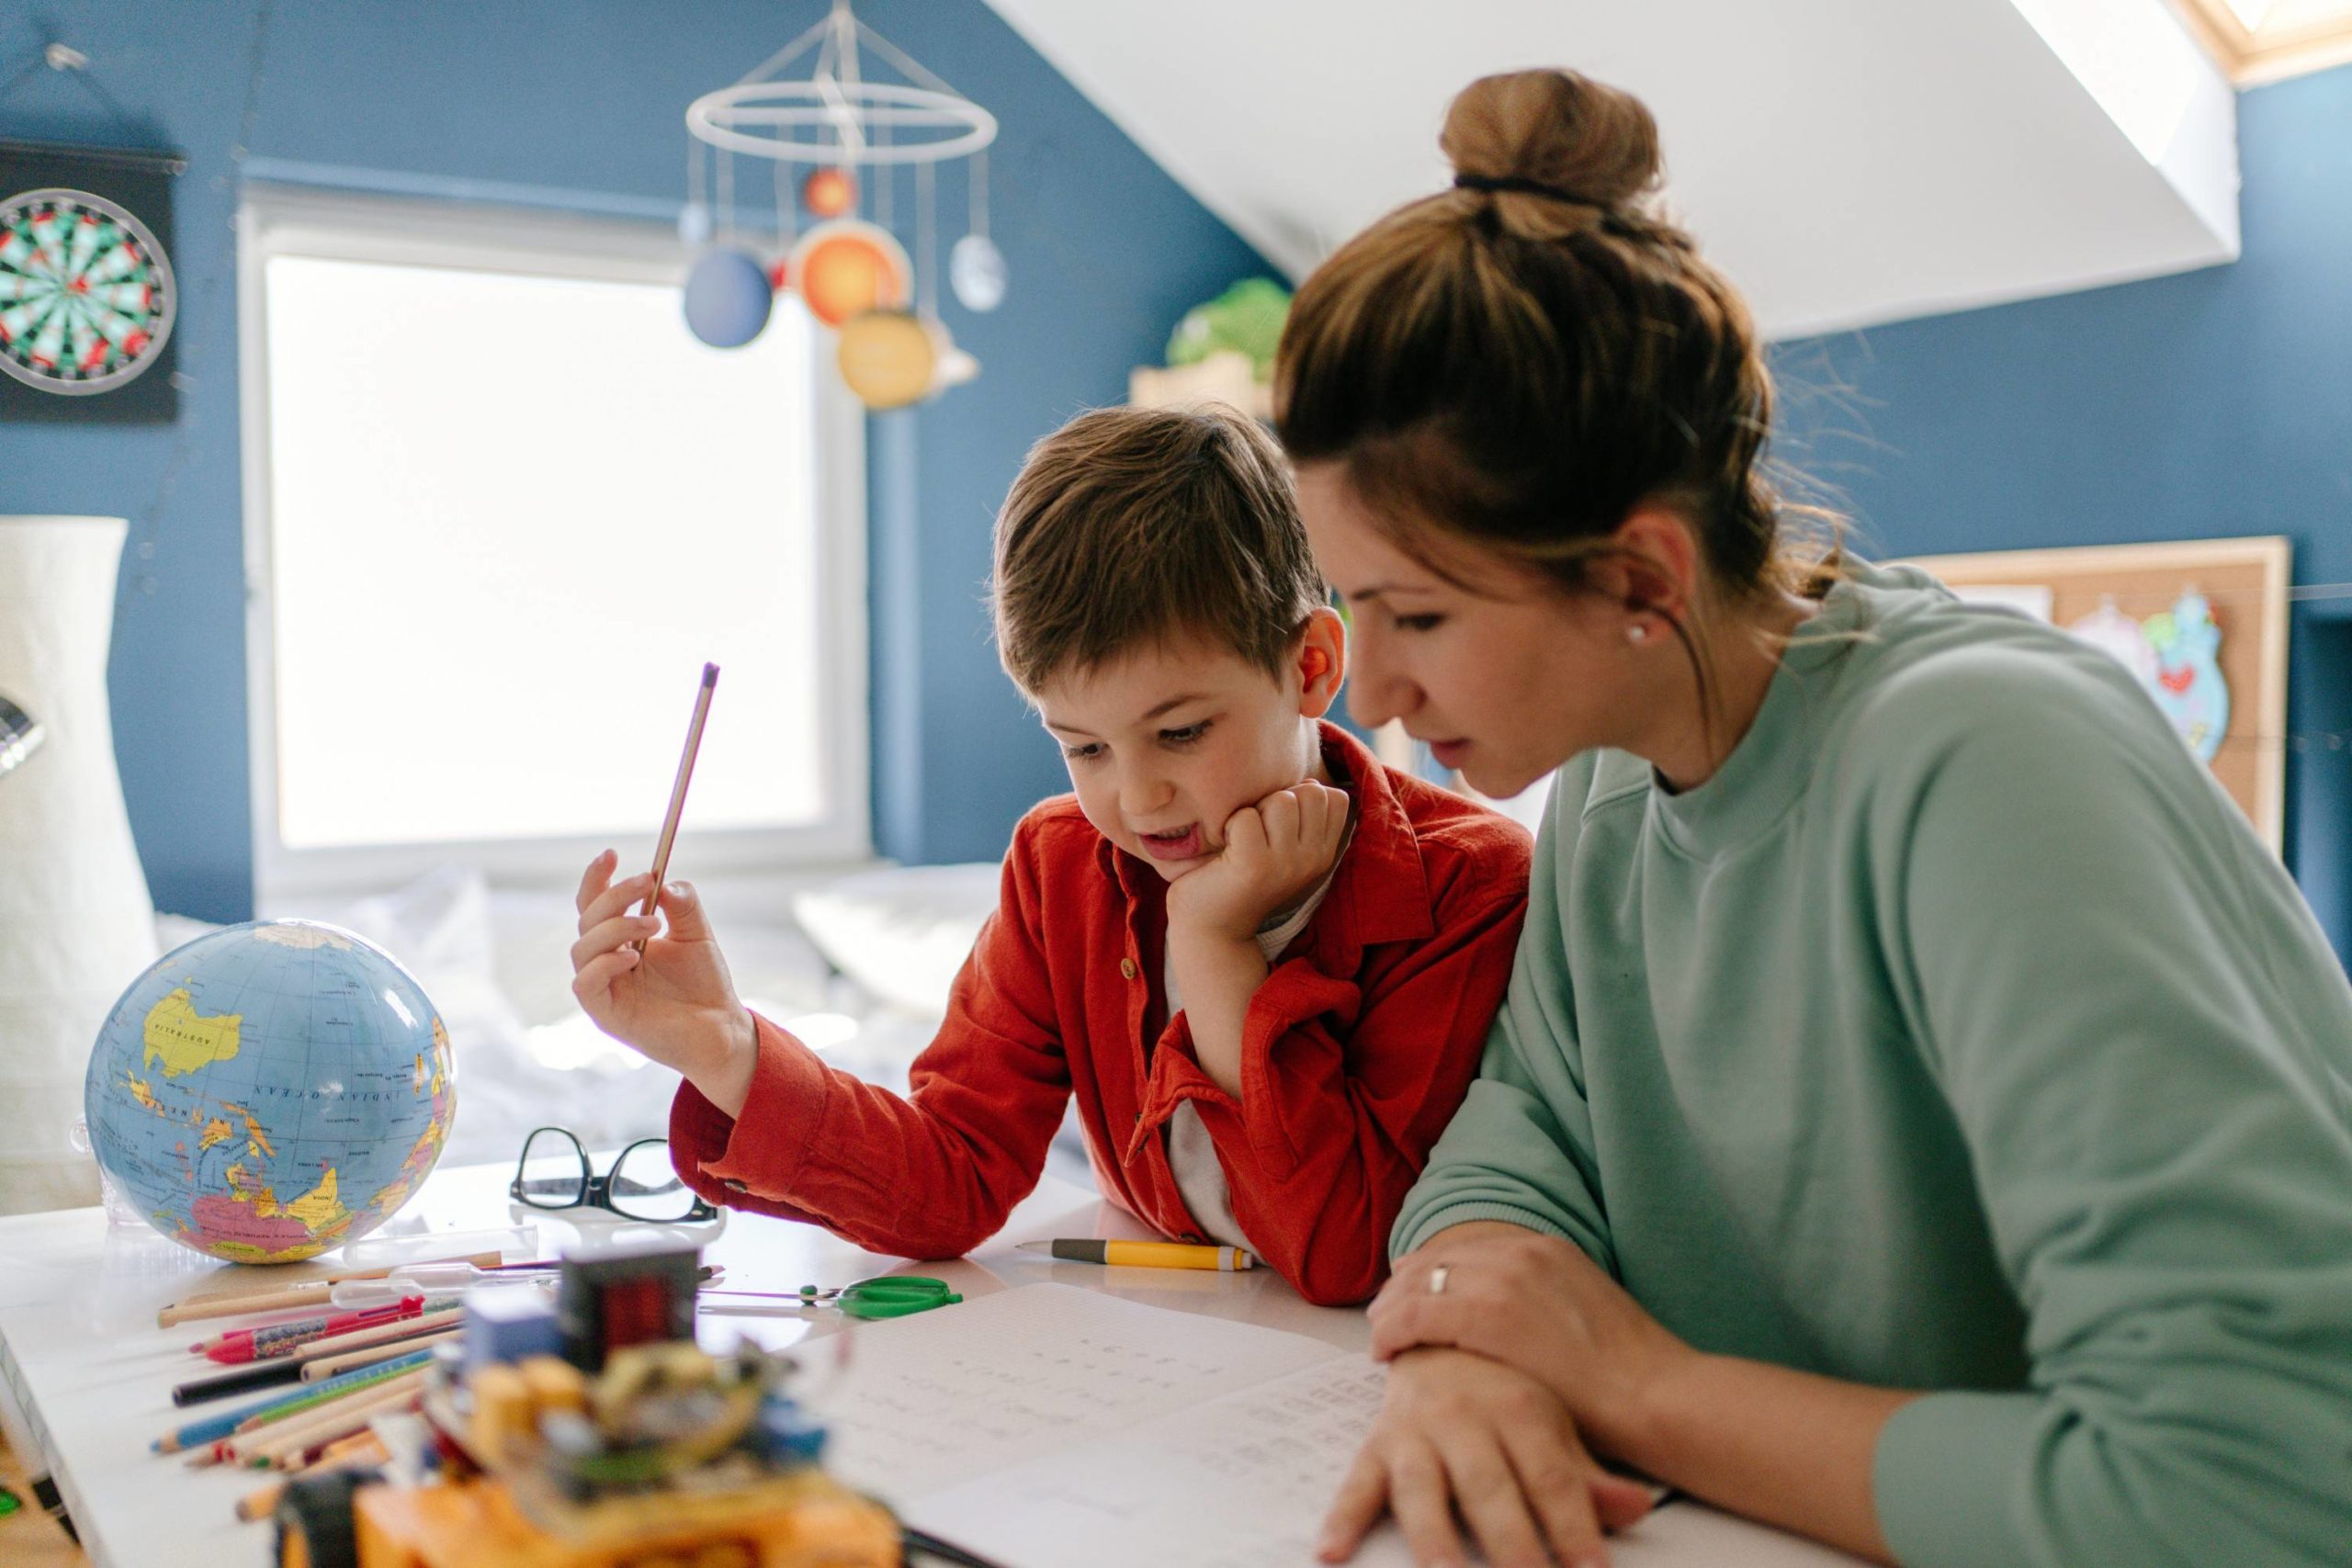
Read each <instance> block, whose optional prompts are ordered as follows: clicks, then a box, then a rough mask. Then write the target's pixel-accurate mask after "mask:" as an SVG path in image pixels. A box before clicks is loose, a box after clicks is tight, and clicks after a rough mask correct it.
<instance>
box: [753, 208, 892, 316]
mask: <svg viewBox="0 0 2352 1568" xmlns="http://www.w3.org/2000/svg"><path fill="white" fill-rule="evenodd" d="M784 275H785V276H786V277H787V278H789V279H790V280H791V284H792V287H794V288H797V289H798V290H799V291H800V297H801V299H804V300H806V301H807V302H808V305H809V314H810V315H812V316H814V317H816V318H817V319H818V320H819V321H822V322H824V323H825V324H826V325H827V326H829V327H839V326H841V325H842V323H843V322H845V321H849V320H850V318H851V317H853V316H862V315H865V313H866V312H868V311H870V310H899V309H900V308H901V307H903V306H904V305H905V304H906V302H907V299H908V297H909V295H910V293H911V291H912V279H913V276H914V268H913V266H912V265H911V264H910V263H909V262H908V260H907V252H906V247H905V246H903V245H901V244H899V242H898V241H897V240H896V239H894V238H893V237H892V236H891V234H890V231H888V230H887V229H880V228H876V226H875V225H873V224H871V223H866V222H862V221H860V220H857V219H854V218H845V219H839V220H835V221H833V222H831V223H820V224H819V225H817V227H815V228H814V229H811V230H809V231H808V232H807V233H806V234H803V235H802V236H801V237H800V242H799V243H797V244H796V245H794V246H793V247H792V254H791V255H790V256H788V257H786V260H785V264H784Z"/></svg>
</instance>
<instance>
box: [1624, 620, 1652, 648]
mask: <svg viewBox="0 0 2352 1568" xmlns="http://www.w3.org/2000/svg"><path fill="white" fill-rule="evenodd" d="M1649 639H1650V629H1649V627H1647V626H1644V625H1642V623H1641V622H1639V621H1635V622H1634V624H1633V625H1632V626H1627V627H1626V628H1625V640H1626V641H1627V642H1632V643H1643V642H1647V641H1649Z"/></svg>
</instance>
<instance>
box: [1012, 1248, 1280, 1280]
mask: <svg viewBox="0 0 2352 1568" xmlns="http://www.w3.org/2000/svg"><path fill="white" fill-rule="evenodd" d="M1019 1247H1020V1250H1022V1251H1023V1252H1042V1253H1046V1254H1047V1255H1048V1256H1050V1257H1051V1258H1054V1259H1055V1260H1056V1261H1057V1262H1061V1263H1116V1264H1119V1265H1121V1266H1123V1267H1126V1268H1134V1269H1214V1270H1215V1271H1216V1272H1217V1273H1220V1274H1237V1273H1239V1272H1240V1271H1241V1270H1243V1269H1255V1268H1256V1267H1258V1260H1257V1259H1256V1258H1252V1257H1250V1255H1249V1254H1248V1253H1246V1252H1244V1251H1242V1250H1241V1249H1240V1248H1239V1247H1206V1246H1201V1245H1196V1244H1194V1243H1193V1242H1184V1241H1024V1242H1022V1243H1020V1244H1019Z"/></svg>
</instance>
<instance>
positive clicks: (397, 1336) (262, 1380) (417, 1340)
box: [172, 1307, 465, 1405]
mask: <svg viewBox="0 0 2352 1568" xmlns="http://www.w3.org/2000/svg"><path fill="white" fill-rule="evenodd" d="M464 1320H465V1314H464V1312H463V1311H462V1310H461V1309H460V1308H458V1307H450V1308H447V1310H445V1311H441V1312H428V1313H425V1314H423V1315H422V1316H419V1317H411V1318H402V1319H400V1320H399V1321H396V1322H392V1323H385V1324H379V1325H377V1326H376V1327H374V1328H363V1329H359V1330H358V1331H356V1332H355V1333H351V1334H339V1335H336V1336H334V1337H332V1338H327V1339H314V1340H312V1341H311V1343H310V1344H308V1345H305V1346H303V1347H302V1348H301V1349H300V1350H299V1351H297V1352H296V1353H295V1354H293V1355H291V1356H282V1357H278V1358H277V1359H272V1360H266V1361H248V1362H246V1363H245V1364H244V1365H243V1366H241V1367H238V1368H237V1369H235V1370H234V1371H226V1372H221V1373H220V1374H219V1375H217V1376H214V1377H209V1378H197V1379H195V1380H193V1381H192V1382H184V1383H181V1384H180V1385H179V1386H178V1387H176V1388H175V1389H173V1390H172V1403H173V1404H179V1405H188V1404H204V1403H205V1402H207V1401H208V1400H214V1399H226V1398H228V1397H229V1396H230V1395H232V1394H238V1393H251V1392H252V1391H254V1389H258V1388H276V1387H277V1386H278V1385H279V1384H281V1383H291V1382H317V1381H318V1380H319V1379H321V1378H323V1377H326V1376H329V1375H330V1373H328V1372H323V1371H318V1370H317V1368H318V1367H319V1366H320V1365H321V1363H322V1362H327V1361H333V1360H336V1359H344V1360H345V1366H346V1367H347V1366H348V1365H350V1364H352V1360H351V1359H352V1358H354V1357H355V1356H358V1355H366V1356H367V1357H368V1359H380V1358H381V1357H384V1356H397V1355H401V1354H403V1353H405V1352H406V1351H408V1350H412V1349H414V1348H418V1347H420V1346H423V1345H424V1344H426V1343H428V1342H429V1341H431V1340H432V1339H433V1338H434V1337H435V1336H437V1335H440V1334H443V1333H446V1332H447V1330H449V1329H452V1328H455V1327H457V1326H458V1325H459V1324H461V1323H462V1322H464ZM335 1370H336V1371H343V1370H345V1368H337V1369H335Z"/></svg>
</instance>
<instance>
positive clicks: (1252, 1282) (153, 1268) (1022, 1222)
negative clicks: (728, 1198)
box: [0, 1166, 1850, 1568]
mask: <svg viewBox="0 0 2352 1568" xmlns="http://www.w3.org/2000/svg"><path fill="white" fill-rule="evenodd" d="M513 1174H514V1172H513V1168H512V1167H511V1166H476V1167H468V1168H458V1169H451V1170H445V1171H438V1172H435V1175H434V1177H433V1178H432V1179H431V1180H430V1181H428V1182H427V1183H426V1184H425V1187H424V1190H423V1191H422V1192H421V1193H420V1194H419V1195H418V1197H417V1199H416V1200H415V1201H413V1203H412V1204H411V1206H410V1207H409V1208H408V1209H407V1210H405V1211H403V1212H402V1213H401V1217H400V1219H399V1221H397V1222H395V1223H396V1224H397V1225H398V1226H399V1227H400V1228H401V1229H402V1230H409V1229H418V1228H423V1229H430V1230H433V1231H455V1230H460V1229H468V1228H480V1227H483V1226H490V1225H498V1224H506V1223H508V1219H509V1214H508V1206H507V1201H506V1183H507V1181H508V1179H510V1178H511V1177H512V1175H513ZM518 1212H519V1211H518ZM535 1217H536V1218H537V1219H539V1220H540V1221H542V1222H543V1223H541V1224H540V1227H539V1241H540V1251H541V1253H542V1254H543V1255H546V1256H553V1255H554V1254H555V1253H556V1252H557V1251H558V1250H559V1249H560V1247H562V1246H563V1245H564V1244H566V1243H567V1242H568V1241H570V1240H571V1236H572V1235H573V1234H574V1233H573V1231H572V1230H571V1227H570V1226H569V1225H568V1224H566V1223H565V1222H563V1221H562V1220H561V1219H560V1218H559V1217H556V1216H549V1215H539V1216H535ZM690 1228H693V1229H697V1230H705V1229H707V1227H690ZM1142 1234H1144V1233H1143V1232H1142V1230H1141V1229H1140V1228H1139V1227H1138V1226H1137V1225H1136V1222H1135V1220H1134V1219H1133V1218H1132V1217H1130V1216H1128V1215H1127V1214H1125V1213H1123V1212H1121V1211H1120V1210H1118V1209H1116V1208H1114V1207H1113V1206H1112V1205H1110V1204H1108V1203H1106V1202H1104V1201H1102V1199H1100V1198H1099V1197H1098V1196H1096V1194H1095V1193H1093V1192H1092V1191H1091V1190H1088V1189H1085V1188H1081V1187H1078V1186H1075V1185H1073V1184H1071V1183H1069V1182H1068V1181H1064V1180H1060V1179H1057V1178H1054V1177H1051V1176H1048V1177H1046V1179H1044V1180H1043V1181H1042V1182H1040V1183H1039V1185H1038V1188H1037V1190H1036V1191H1035V1192H1034V1193H1032V1194H1031V1195H1030V1196H1029V1198H1028V1199H1027V1200H1026V1201H1023V1203H1022V1204H1021V1206H1020V1207H1019V1208H1017V1209H1016V1210H1014V1211H1013V1213H1012V1218H1011V1220H1010V1221H1009V1222H1008V1224H1006V1226H1005V1228H1004V1230H1003V1232H1002V1233H1001V1235H999V1236H998V1237H997V1238H996V1239H995V1240H992V1241H991V1242H989V1244H988V1245H987V1246H986V1247H981V1248H980V1249H978V1251H976V1252H975V1253H973V1254H972V1256H971V1257H969V1258H963V1259H959V1260H957V1261H955V1262H951V1263H938V1264H928V1265H926V1266H925V1268H924V1272H926V1273H934V1274H937V1275H939V1276H941V1277H942V1278H944V1279H946V1280H949V1281H951V1282H952V1283H953V1284H954V1286H955V1288H956V1290H958V1291H960V1292H963V1293H964V1294H965V1295H967V1296H976V1295H983V1294H988V1293H991V1292H997V1291H1002V1290H1009V1289H1012V1288H1013V1287H1015V1286H1019V1285H1031V1284H1036V1283H1039V1282H1042V1281H1046V1280H1054V1281H1057V1282H1060V1283H1064V1284H1076V1285H1081V1286H1085V1287H1088V1288H1091V1289H1096V1290H1102V1291H1106V1292H1111V1293H1113V1294H1115V1295H1119V1296H1124V1297H1126V1298H1128V1299H1130V1300H1134V1301H1137V1302H1142V1303H1148V1304H1149V1305H1152V1306H1160V1307H1169V1308H1174V1309H1177V1310H1181V1311H1185V1312H1199V1313H1207V1314H1214V1315H1216V1316H1219V1317H1230V1318H1237V1319H1240V1320H1242V1321H1244V1322H1249V1323H1254V1324H1258V1325H1262V1326H1265V1327H1269V1328H1280V1329H1286V1330H1289V1331H1290V1332H1292V1333H1296V1334H1306V1335H1311V1336H1313V1337H1317V1338H1318V1339H1322V1340H1324V1341H1325V1342H1327V1343H1329V1344H1330V1345H1333V1346H1336V1347H1338V1348H1340V1349H1344V1350H1361V1349H1363V1348H1364V1347H1365V1345H1366V1343H1367V1342H1368V1340H1369V1338H1370V1329H1369V1326H1368V1325H1367V1324H1366V1322H1365V1319H1364V1315H1363V1313H1362V1312H1360V1311H1342V1310H1337V1309H1332V1308H1325V1307H1317V1306H1311V1305H1309V1304H1308V1303H1306V1302H1304V1301H1302V1300H1300V1299H1299V1297H1298V1295H1297V1294H1296V1292H1293V1291H1292V1290H1291V1289H1290V1287H1289V1286H1288V1285H1286V1284H1285V1283H1283V1280H1281V1278H1280V1277H1279V1276H1277V1275H1275V1274H1273V1273H1272V1271H1270V1270H1264V1269H1260V1270H1256V1271H1253V1272H1250V1273H1247V1274H1208V1273H1193V1272H1179V1271H1175V1270H1164V1269H1103V1268H1097V1267H1094V1266H1092V1265H1088V1264H1073V1263H1055V1262H1052V1261H1049V1260H1046V1259H1043V1258H1036V1257H1034V1256H1032V1255H1031V1254H1028V1253H1023V1252H1017V1251H1015V1250H1013V1243H1014V1242H1016V1241H1022V1240H1036V1239H1043V1238H1046V1237H1049V1236H1057V1235H1063V1236H1070V1235H1076V1236H1092V1235H1106V1236H1131V1235H1142ZM705 1258H706V1259H707V1260H708V1261H711V1262H717V1263H721V1264H724V1265H725V1266H726V1269H727V1282H728V1283H729V1284H730V1285H734V1286H738V1287H741V1288H743V1289H748V1290H786V1291H788V1290H793V1289H796V1288H797V1287H798V1286H800V1285H802V1284H806V1283H810V1282H816V1283H820V1284H839V1283H842V1282H845V1281H847V1280H854V1279H859V1278H862V1277H864V1276H865V1275H868V1274H873V1273H876V1272H880V1271H881V1270H882V1269H884V1268H886V1267H888V1264H889V1263H891V1262H895V1261H896V1260H886V1259H877V1258H876V1257H875V1256H874V1255H872V1254H870V1253H867V1252H865V1251H863V1250H861V1249H859V1248H857V1247H852V1246H850V1245H849V1244H848V1243H846V1242H843V1241H841V1240H838V1239H836V1238H835V1237H833V1236H831V1235H828V1234H827V1233H825V1232H824V1231H821V1230H820V1229H818V1228H817V1227H815V1226H813V1225H804V1224H793V1223H791V1222H788V1221H783V1220H775V1219H769V1218H767V1217H765V1216H762V1215H756V1214H743V1213H729V1215H728V1216H727V1223H726V1226H725V1230H724V1232H723V1234H721V1235H719V1236H718V1238H717V1239H716V1240H714V1241H710V1242H708V1243H707V1246H706V1248H705ZM270 1272H271V1277H272V1278H273V1280H282V1281H283V1282H285V1283H288V1284H291V1283H296V1282H299V1281H300V1280H304V1279H311V1278H316V1277H319V1276H321V1275H323V1274H326V1273H330V1272H333V1269H332V1268H331V1267H329V1266H327V1265H323V1264H306V1265H300V1266H294V1267H289V1268H286V1269H273V1270H271V1271H270ZM239 1276H246V1277H239ZM249 1277H250V1276H249V1275H248V1271H245V1270H235V1269H232V1266H229V1265H223V1264H216V1263H213V1262H211V1261H210V1260H209V1259H207V1258H201V1257H199V1256H198V1254H196V1253H193V1252H190V1251H188V1250H187V1249H186V1248H184V1247H179V1246H176V1245H175V1244H174V1243H172V1242H168V1241H165V1240H164V1238H163V1237H161V1236H160V1235H154V1234H153V1233H152V1232H148V1231H146V1230H144V1229H143V1228H130V1229H124V1228H118V1229H113V1230H109V1228H108V1226H107V1220H106V1215H105V1213H103V1211H101V1210H98V1209H75V1210H68V1211H64V1212H62V1213H48V1214H29V1215H22V1216H17V1217H15V1218H9V1219H0V1377H5V1378H6V1382H7V1385H8V1388H9V1392H10V1393H11V1394H12V1396H13V1397H14V1400H15V1403H16V1404H17V1407H18V1409H19V1410H20V1411H21V1412H22V1413H23V1415H24V1416H26V1417H27V1418H28V1421H29V1422H30V1424H31V1426H32V1427H33V1433H34V1437H35V1439H36V1441H37V1442H38V1443H39V1444H40V1448H41V1450H42V1452H43V1454H44V1455H45V1457H46V1459H47V1461H48V1463H49V1465H50V1467H51V1471H52V1472H53V1473H54V1475H55V1476H56V1479H57V1482H58V1484H59V1487H60V1489H61V1490H62V1493H63V1495H64V1497H65V1502H66V1506H68V1507H69V1508H70V1509H71V1510H72V1512H73V1516H74V1524H75V1526H76V1528H77V1529H79V1530H80V1532H81V1536H82V1540H83V1543H84V1545H85V1547H86V1548H87V1549H88V1551H89V1552H90V1555H91V1557H92V1559H93V1561H94V1562H96V1564H97V1568H147V1565H148V1564H153V1563H162V1562H170V1563H173V1564H175V1565H182V1568H209V1565H212V1564H219V1565H220V1568H231V1565H234V1568H252V1565H254V1564H257V1563H260V1562H263V1561H265V1560H266V1541H267V1540H268V1535H267V1529H266V1527H265V1526H261V1525H244V1524H240V1523H238V1522H237V1521H236V1519H235V1517H234V1515H233V1512H232V1510H233V1508H234V1506H235V1503H236V1500H237V1499H238V1498H239V1497H240V1496H242V1495H244V1494H245V1493H247V1492H250V1491H252V1490H254V1488H255V1487H257V1486H258V1485H260V1484H262V1483H264V1482H265V1481H266V1480H267V1479H268V1477H266V1476H265V1475H261V1474H258V1473H256V1472H252V1471H234V1470H229V1469H226V1468H214V1469H209V1470H201V1471H197V1470H190V1469H188V1468H187V1467H186V1466H185V1464H184V1463H183V1462H182V1461H180V1460H178V1459H177V1458H166V1457H163V1456H159V1455H156V1454H154V1453H152V1452H150V1451H149V1448H148V1445H149V1443H150V1442H151V1441H152V1440H153V1438H156V1437H157V1436H159V1435H160V1434H162V1433H163V1432H164V1431H166V1430H168V1429H170V1428H171V1427H175V1426H176V1425H178V1424H179V1423H181V1422H184V1421H187V1420H190V1419H194V1418H195V1417H196V1416H198V1415H201V1414H203V1413H204V1412H205V1411H206V1410H208V1409H209V1408H211V1407H209V1406H199V1407H196V1408H195V1409H191V1410H189V1411H186V1412H182V1411H178V1410H176V1409H175V1407H174V1406H173V1405H172V1404H171V1389H172V1386H173V1385H174V1384H175V1383H177V1382H184V1381H186V1380H187V1379H188V1378H191V1377H195V1376H199V1375H201V1374H202V1371H203V1363H201V1362H200V1361H198V1359H197V1358H195V1357H193V1356H191V1355H189V1354H188V1349H187V1347H188V1346H189V1344H190V1343H192V1342H193V1340H194V1339H196V1338H198V1337H202V1335H203V1334H204V1333H207V1332H209V1331H211V1330H212V1329H214V1328H215V1327H217V1326H218V1325H206V1324H198V1325H182V1326H181V1327H178V1328H173V1329H159V1328H157V1327H156V1326H155V1314H156V1312H157V1311H158V1310H159V1309H161V1308H162V1307H164V1306H166V1305H168V1304H170V1303H173V1302H175V1301H179V1300H183V1299H185V1298H187V1297H190V1296H195V1295H199V1294H202V1293H205V1292H207V1290H208V1289H218V1288H220V1286H221V1285H223V1284H225V1283H226V1282H227V1281H229V1280H231V1279H232V1278H235V1279H236V1281H237V1283H238V1284H239V1285H240V1286H242V1285H243V1284H245V1283H247V1282H248V1278H249ZM814 1315H816V1316H817V1317H820V1318H825V1317H830V1316H831V1314H814ZM700 1322H701V1333H702V1334H703V1336H704V1337H705V1339H706V1341H707V1342H708V1343H711V1344H713V1345H715V1346H718V1347H724V1346H727V1345H729V1344H732V1343H734V1341H735V1339H736V1337H737V1336H738V1335H739V1334H740V1335H748V1336H750V1337H754V1338H757V1339H759V1340H760V1341H761V1342H762V1343H763V1344H766V1345H769V1346H771V1347H782V1346H786V1345H789V1344H792V1343H795V1342H797V1341H798V1340H799V1339H801V1338H804V1337H808V1336H809V1335H811V1334H814V1333H823V1332H826V1331H828V1329H829V1327H830V1325H828V1324H826V1323H823V1322H810V1321H807V1320H804V1319H803V1318H801V1317H800V1316H798V1315H793V1314H766V1313H764V1312H759V1311H746V1312H741V1313H739V1312H733V1311H729V1312H723V1313H711V1314H705V1315H704V1316H703V1317H702V1319H701V1320H700ZM1726 1522H1728V1521H1726ZM1741 1528H1742V1529H1746V1528H1747V1527H1741ZM1756 1533H1757V1534H1758V1535H1759V1536H1770V1539H1771V1543H1772V1546H1773V1547H1774V1548H1777V1549H1779V1550H1780V1551H1788V1552H1791V1553H1792V1554H1794V1555H1791V1556H1789V1557H1787V1558H1785V1559H1780V1560H1781V1561H1786V1562H1798V1561H1800V1560H1801V1559H1802V1560H1803V1561H1804V1562H1821V1563H1831V1562H1849V1561H1850V1560H1849V1559H1844V1558H1841V1557H1838V1555H1837V1554H1835V1553H1829V1552H1823V1551H1819V1550H1818V1549H1816V1548H1812V1547H1809V1546H1807V1545H1805V1544H1804V1543H1800V1542H1798V1541H1795V1540H1792V1539H1790V1538H1787V1537H1782V1536H1777V1535H1773V1534H1772V1532H1765V1531H1758V1532H1756Z"/></svg>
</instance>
